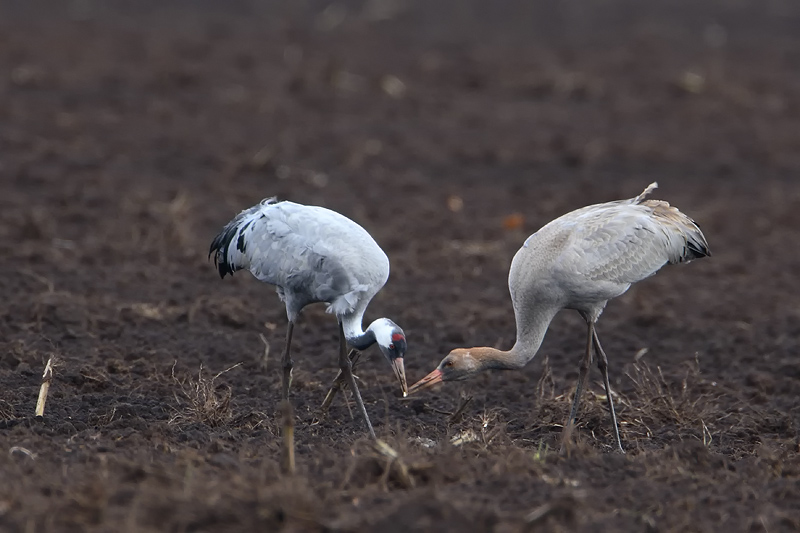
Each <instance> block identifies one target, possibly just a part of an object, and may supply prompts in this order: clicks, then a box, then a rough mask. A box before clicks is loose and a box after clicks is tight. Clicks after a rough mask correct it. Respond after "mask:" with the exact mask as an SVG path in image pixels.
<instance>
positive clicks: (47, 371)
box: [36, 355, 54, 416]
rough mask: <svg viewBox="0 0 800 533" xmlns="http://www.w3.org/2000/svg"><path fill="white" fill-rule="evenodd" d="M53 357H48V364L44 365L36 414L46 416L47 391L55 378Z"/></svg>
mask: <svg viewBox="0 0 800 533" xmlns="http://www.w3.org/2000/svg"><path fill="white" fill-rule="evenodd" d="M53 357H54V356H52V355H51V356H50V358H49V359H47V364H46V365H45V367H44V373H43V374H42V385H41V387H39V399H38V400H37V401H36V416H44V404H45V403H46V402H47V393H48V392H50V382H51V381H52V379H53V366H54V362H53Z"/></svg>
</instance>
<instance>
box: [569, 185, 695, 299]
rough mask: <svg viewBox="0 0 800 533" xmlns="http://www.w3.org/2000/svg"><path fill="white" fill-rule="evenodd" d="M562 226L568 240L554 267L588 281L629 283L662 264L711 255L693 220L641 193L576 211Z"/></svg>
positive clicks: (645, 275)
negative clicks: (556, 266)
mask: <svg viewBox="0 0 800 533" xmlns="http://www.w3.org/2000/svg"><path fill="white" fill-rule="evenodd" d="M648 189H649V188H648ZM646 192H649V191H646ZM557 220H558V219H557ZM562 225H563V227H564V229H565V230H567V231H568V233H569V237H568V239H566V241H567V242H566V243H565V246H564V247H563V251H562V253H561V254H560V256H559V258H558V261H557V264H558V265H559V268H560V269H561V270H562V271H564V272H566V273H570V274H577V275H580V276H581V277H583V278H584V279H589V280H592V281H608V282H613V283H618V284H623V285H624V284H631V283H635V282H637V281H640V280H642V279H644V278H647V277H649V276H652V275H653V274H655V273H656V272H657V271H658V270H659V269H660V268H661V267H662V266H664V265H665V264H667V263H683V262H688V261H691V260H692V259H697V258H699V257H705V256H707V255H710V251H709V249H708V243H707V242H706V239H705V236H704V235H703V233H702V232H701V231H700V228H699V227H698V226H697V224H695V222H694V221H693V220H692V219H690V218H689V217H687V216H686V215H684V214H683V213H681V212H680V211H679V210H678V209H676V208H675V207H672V206H670V205H669V204H668V203H667V202H664V201H660V200H644V195H640V196H637V197H636V198H634V199H632V200H624V201H620V202H609V203H607V204H599V205H595V206H589V207H588V208H584V209H580V210H578V211H575V212H573V213H570V214H568V215H565V217H562Z"/></svg>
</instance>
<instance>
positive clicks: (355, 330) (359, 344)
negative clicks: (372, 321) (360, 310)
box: [342, 314, 376, 350]
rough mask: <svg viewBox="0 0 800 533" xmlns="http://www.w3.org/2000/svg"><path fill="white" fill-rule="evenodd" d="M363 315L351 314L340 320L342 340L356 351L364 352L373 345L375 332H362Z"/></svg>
mask: <svg viewBox="0 0 800 533" xmlns="http://www.w3.org/2000/svg"><path fill="white" fill-rule="evenodd" d="M362 320H363V314H357V315H356V314H353V315H349V316H346V317H344V318H343V319H342V328H343V329H344V338H345V339H347V343H348V344H350V346H352V347H353V348H355V349H356V350H365V349H367V348H369V347H370V346H372V345H373V344H375V341H376V338H375V332H374V331H372V330H371V329H369V328H368V329H367V330H366V331H364V330H363V329H362V327H361V321H362Z"/></svg>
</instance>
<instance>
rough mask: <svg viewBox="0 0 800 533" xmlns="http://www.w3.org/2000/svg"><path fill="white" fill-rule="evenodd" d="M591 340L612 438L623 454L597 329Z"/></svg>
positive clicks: (605, 362)
mask: <svg viewBox="0 0 800 533" xmlns="http://www.w3.org/2000/svg"><path fill="white" fill-rule="evenodd" d="M592 338H593V341H594V349H595V351H596V352H597V367H598V368H599V369H600V373H601V374H603V383H604V385H605V387H606V398H608V410H609V411H611V422H612V423H613V424H614V437H616V439H617V447H618V448H619V451H620V452H622V453H625V450H623V449H622V439H620V438H619V425H617V413H616V412H614V400H612V399H611V383H610V382H609V381H608V357H606V352H605V351H603V347H602V346H600V338H599V337H598V336H597V329H595V328H594V327H592Z"/></svg>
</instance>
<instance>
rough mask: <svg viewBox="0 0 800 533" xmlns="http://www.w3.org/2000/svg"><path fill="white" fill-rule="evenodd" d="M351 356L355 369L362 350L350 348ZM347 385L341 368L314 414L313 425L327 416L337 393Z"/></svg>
mask: <svg viewBox="0 0 800 533" xmlns="http://www.w3.org/2000/svg"><path fill="white" fill-rule="evenodd" d="M348 357H349V358H350V364H351V365H352V368H353V370H355V368H356V366H357V364H358V361H359V359H360V358H361V352H359V351H358V350H350V354H349V355H348ZM353 377H354V378H356V379H358V376H353ZM346 386H347V378H346V377H345V375H344V372H342V370H341V369H339V372H338V373H337V374H336V378H334V380H333V384H332V385H331V388H330V389H329V390H328V394H326V395H325V399H324V400H323V401H322V405H320V407H319V409H318V410H317V414H316V415H315V416H314V418H313V420H312V421H311V425H312V426H316V425H317V424H319V423H320V422H322V420H323V419H324V418H325V415H327V414H328V409H330V407H331V404H333V400H334V399H335V398H336V395H337V394H338V393H339V391H340V390H342V389H344V388H345V387H346Z"/></svg>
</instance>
